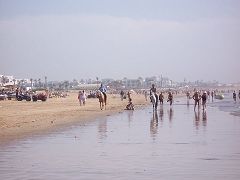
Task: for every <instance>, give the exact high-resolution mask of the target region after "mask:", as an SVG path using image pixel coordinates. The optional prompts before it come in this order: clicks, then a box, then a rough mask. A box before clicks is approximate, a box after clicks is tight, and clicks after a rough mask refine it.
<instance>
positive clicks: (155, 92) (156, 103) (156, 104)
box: [150, 84, 158, 109]
mask: <svg viewBox="0 0 240 180" xmlns="http://www.w3.org/2000/svg"><path fill="white" fill-rule="evenodd" d="M152 93H153V95H154V96H155V98H156V102H155V108H156V109H157V106H158V95H157V89H156V87H155V85H154V84H152V87H151V89H150V96H151V95H152Z"/></svg>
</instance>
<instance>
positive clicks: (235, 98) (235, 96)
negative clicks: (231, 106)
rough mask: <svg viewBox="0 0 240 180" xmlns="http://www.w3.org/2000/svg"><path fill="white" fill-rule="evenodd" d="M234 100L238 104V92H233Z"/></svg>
mask: <svg viewBox="0 0 240 180" xmlns="http://www.w3.org/2000/svg"><path fill="white" fill-rule="evenodd" d="M233 100H234V101H235V102H236V101H237V95H236V92H235V91H233Z"/></svg>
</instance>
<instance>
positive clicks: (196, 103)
mask: <svg viewBox="0 0 240 180" xmlns="http://www.w3.org/2000/svg"><path fill="white" fill-rule="evenodd" d="M192 98H193V100H194V111H195V109H196V106H197V105H198V108H199V100H200V98H199V92H198V91H195V93H194V94H193V97H192Z"/></svg>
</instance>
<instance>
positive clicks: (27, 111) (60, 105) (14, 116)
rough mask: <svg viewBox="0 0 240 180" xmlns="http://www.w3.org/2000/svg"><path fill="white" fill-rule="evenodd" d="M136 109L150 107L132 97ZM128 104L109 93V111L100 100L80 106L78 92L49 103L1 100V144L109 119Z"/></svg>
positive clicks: (143, 100) (93, 100)
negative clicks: (94, 120)
mask: <svg viewBox="0 0 240 180" xmlns="http://www.w3.org/2000/svg"><path fill="white" fill-rule="evenodd" d="M132 99H133V103H134V105H135V107H136V108H137V107H139V106H143V105H147V104H149V101H148V102H146V100H145V98H144V96H143V95H137V94H133V95H132ZM127 103H128V101H127V100H126V99H125V100H123V101H121V99H120V96H119V95H118V94H108V102H107V109H106V110H100V108H99V102H98V99H96V98H93V99H92V98H90V99H87V102H86V105H85V106H80V105H79V102H78V99H77V92H71V93H69V96H67V97H66V98H50V99H48V100H47V101H46V102H41V101H38V102H27V101H21V102H20V101H15V100H6V101H0V112H1V113H0V142H2V141H6V140H10V139H15V138H19V137H22V136H26V135H30V134H32V133H39V132H43V131H49V130H51V129H54V128H58V127H62V126H66V125H68V124H71V123H77V122H81V121H88V120H91V119H95V118H97V117H104V116H109V115H111V114H114V113H118V112H121V111H123V110H124V108H125V107H126V105H127Z"/></svg>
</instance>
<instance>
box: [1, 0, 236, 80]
mask: <svg viewBox="0 0 240 180" xmlns="http://www.w3.org/2000/svg"><path fill="white" fill-rule="evenodd" d="M239 70H240V1H239V0H85V1H82V0H0V74H7V75H14V76H16V77H17V78H27V77H28V78H31V77H32V78H43V77H44V76H47V77H48V79H49V80H65V79H68V80H72V79H73V78H76V79H81V78H84V79H85V78H95V77H99V78H100V79H102V78H114V79H122V78H124V77H128V78H137V77H139V76H142V77H147V76H159V75H161V74H162V75H163V76H167V77H169V78H171V79H173V80H175V81H183V79H184V78H186V79H187V80H190V81H194V80H219V81H220V82H240V80H239V77H240V71H239Z"/></svg>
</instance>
